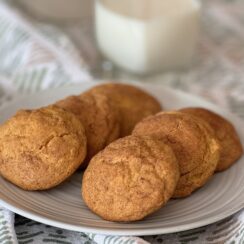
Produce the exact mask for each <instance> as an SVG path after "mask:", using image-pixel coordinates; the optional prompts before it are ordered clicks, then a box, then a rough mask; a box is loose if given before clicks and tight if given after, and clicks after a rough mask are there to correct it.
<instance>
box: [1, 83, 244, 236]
mask: <svg viewBox="0 0 244 244" xmlns="http://www.w3.org/2000/svg"><path fill="white" fill-rule="evenodd" d="M104 82H106V81H101V80H97V81H96V80H95V81H92V82H91V81H89V82H83V83H80V84H69V85H68V86H67V85H65V86H61V87H58V88H52V89H48V90H43V91H39V92H35V93H31V94H21V95H16V97H15V98H14V99H12V100H10V101H7V102H5V103H4V104H3V105H2V106H0V111H1V110H4V109H6V108H7V107H8V106H11V104H15V103H17V102H18V101H21V100H22V99H26V95H28V96H35V95H36V94H38V95H39V94H43V95H44V94H47V93H52V92H53V91H54V90H55V92H59V90H60V91H61V90H63V89H65V88H67V87H70V88H75V87H77V88H81V87H82V86H84V84H89V85H91V86H93V85H98V84H102V83H104ZM123 83H124V84H132V85H136V86H138V87H141V88H145V87H152V86H157V87H160V89H163V90H165V91H166V92H167V91H169V92H171V93H174V94H176V95H177V96H181V97H187V98H188V99H194V100H198V101H199V102H200V103H204V104H207V105H209V106H211V107H213V108H214V109H216V110H218V111H221V112H222V113H224V114H228V115H230V116H232V117H233V118H234V120H235V121H236V122H237V123H240V124H241V123H243V120H241V119H240V118H239V117H238V116H237V115H235V114H233V113H232V112H230V111H228V110H227V109H224V108H222V107H219V106H218V105H216V104H214V103H212V102H210V101H208V100H205V99H204V98H202V97H200V96H196V95H194V94H192V93H188V92H185V91H181V90H178V89H173V88H170V87H167V86H164V85H163V84H152V83H151V84H150V83H140V82H134V81H133V82H123ZM193 106H194V105H193ZM0 177H1V176H0ZM243 190H244V189H243ZM243 190H242V191H243ZM0 196H1V192H0ZM9 202H10V201H9ZM9 202H7V201H4V200H2V199H0V204H1V205H2V206H3V207H5V208H7V209H9V210H11V211H13V212H14V213H17V214H20V215H22V216H24V217H26V218H29V219H32V220H35V221H38V222H40V223H44V224H47V225H51V226H54V227H58V228H62V229H67V230H71V231H78V232H90V233H96V234H103V235H118V236H121V235H134V236H140V235H158V234H169V233H176V232H182V231H186V230H191V229H196V228H199V227H203V226H206V225H209V224H213V223H215V222H218V221H220V220H223V219H225V218H227V217H229V216H231V215H233V214H235V213H237V212H238V211H240V210H242V209H243V208H244V201H243V203H239V204H238V206H237V207H235V208H230V209H228V211H225V212H224V213H219V214H217V215H214V216H211V217H209V218H206V219H205V220H199V221H197V222H193V223H190V224H182V225H180V226H177V227H175V226H172V227H157V228H153V229H151V228H150V229H139V230H138V229H135V230H133V229H132V230H130V229H126V230H120V229H109V228H107V227H86V226H84V225H82V226H80V225H73V224H69V223H64V222H61V221H56V220H52V219H49V218H47V217H45V216H42V215H41V214H38V213H34V212H32V211H26V210H23V209H21V208H19V207H16V206H14V204H11V203H9Z"/></svg>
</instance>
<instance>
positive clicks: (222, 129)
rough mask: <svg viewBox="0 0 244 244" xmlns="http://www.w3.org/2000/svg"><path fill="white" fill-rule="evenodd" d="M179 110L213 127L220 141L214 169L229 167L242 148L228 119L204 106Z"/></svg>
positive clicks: (219, 169) (241, 151)
mask: <svg viewBox="0 0 244 244" xmlns="http://www.w3.org/2000/svg"><path fill="white" fill-rule="evenodd" d="M180 111H181V112H184V113H189V114H192V115H194V116H197V117H199V118H201V119H203V120H205V121H206V122H207V123H209V125H210V126H211V127H212V128H213V130H214V132H215V135H216V137H217V139H218V140H219V143H220V160H219V162H218V165H217V168H216V171H223V170H225V169H227V168H229V167H230V166H231V165H232V164H233V163H235V162H236V161H237V160H238V159H239V158H240V157H241V155H242V154H243V148H242V145H241V142H240V138H239V137H238V135H237V132H236V130H235V128H234V126H233V125H232V124H231V123H230V122H229V121H227V120H226V119H225V118H223V117H222V116H220V115H218V114H216V113H214V112H212V111H210V110H207V109H205V108H184V109H181V110H180Z"/></svg>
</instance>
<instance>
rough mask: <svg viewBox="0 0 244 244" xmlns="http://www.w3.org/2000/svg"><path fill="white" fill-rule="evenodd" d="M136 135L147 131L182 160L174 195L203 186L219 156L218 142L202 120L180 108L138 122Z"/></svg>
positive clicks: (181, 195) (185, 193)
mask: <svg viewBox="0 0 244 244" xmlns="http://www.w3.org/2000/svg"><path fill="white" fill-rule="evenodd" d="M133 134H134V135H148V136H153V137H155V138H158V139H161V140H162V141H164V142H165V143H166V144H168V145H170V146H171V147H172V148H173V150H174V152H175V155H176V157H177V159H178V162H179V167H180V173H181V176H180V180H179V182H178V185H177V187H176V191H175V193H174V195H173V197H175V198H177V197H185V196H188V195H190V194H191V193H192V192H193V191H195V190H196V189H198V188H199V187H201V186H203V185H204V184H205V183H206V182H207V181H208V180H209V178H210V177H211V176H212V175H213V173H214V171H215V168H216V166H217V163H218V160H219V153H220V150H219V144H218V141H217V139H216V138H215V136H214V132H213V131H212V129H211V128H210V126H209V125H208V124H207V123H205V122H204V121H203V120H201V119H198V118H196V117H194V116H192V115H189V114H186V113H181V112H161V113H158V114H156V115H154V116H150V117H148V118H146V119H144V120H142V121H141V122H140V123H138V124H137V125H136V127H135V129H134V131H133Z"/></svg>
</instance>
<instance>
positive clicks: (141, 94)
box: [90, 83, 162, 137]
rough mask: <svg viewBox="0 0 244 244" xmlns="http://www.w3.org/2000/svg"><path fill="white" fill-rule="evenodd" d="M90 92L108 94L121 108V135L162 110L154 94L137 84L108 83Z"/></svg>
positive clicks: (127, 133)
mask: <svg viewBox="0 0 244 244" xmlns="http://www.w3.org/2000/svg"><path fill="white" fill-rule="evenodd" d="M90 92H91V93H103V94H106V95H107V96H108V97H109V98H110V99H111V100H112V101H113V102H114V104H115V105H116V106H117V107H118V108H119V111H120V120H121V125H120V127H121V128H120V129H121V133H120V137H124V136H127V135H129V134H131V132H132V130H133V128H134V126H135V125H136V124H137V123H138V122H139V121H140V120H142V119H143V118H145V117H147V116H149V115H152V114H155V113H157V112H159V111H161V110H162V107H161V105H160V104H159V102H158V101H157V100H156V99H155V98H154V97H153V96H151V95H150V94H148V93H147V92H145V91H143V90H141V89H140V88H138V87H135V86H131V85H127V84H118V83H107V84H102V85H99V86H96V87H94V88H92V89H91V90H90Z"/></svg>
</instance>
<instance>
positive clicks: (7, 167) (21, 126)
mask: <svg viewBox="0 0 244 244" xmlns="http://www.w3.org/2000/svg"><path fill="white" fill-rule="evenodd" d="M85 156H86V137H85V130H84V128H83V125H82V124H81V122H80V121H79V120H78V119H77V117H76V116H75V115H73V114H72V113H70V112H67V111H65V110H63V109H61V108H58V107H56V106H48V107H45V108H41V109H36V110H20V111H18V112H17V114H16V115H15V116H13V117H12V118H10V119H9V120H8V121H6V122H5V123H4V124H3V125H1V126H0V174H1V175H2V176H3V177H4V178H6V179H7V180H9V181H10V182H12V183H13V184H15V185H17V186H19V187H20V188H22V189H25V190H45V189H49V188H52V187H54V186H56V185H58V184H60V183H61V182H63V181H65V180H66V179H67V178H68V177H69V176H71V175H72V174H73V173H74V172H75V171H76V170H77V168H78V167H79V166H80V165H81V163H82V162H83V160H84V158H85Z"/></svg>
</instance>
